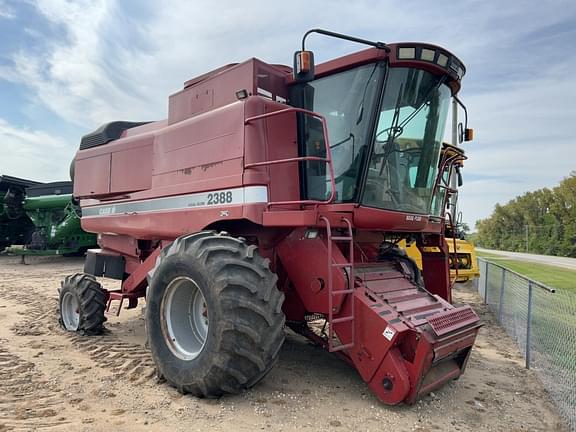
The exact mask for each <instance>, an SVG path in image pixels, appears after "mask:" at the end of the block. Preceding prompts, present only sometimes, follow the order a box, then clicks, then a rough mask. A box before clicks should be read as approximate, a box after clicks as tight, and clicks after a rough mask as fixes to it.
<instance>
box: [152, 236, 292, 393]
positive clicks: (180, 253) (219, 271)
mask: <svg viewBox="0 0 576 432" xmlns="http://www.w3.org/2000/svg"><path fill="white" fill-rule="evenodd" d="M149 278H150V279H149V280H150V288H149V291H148V294H147V299H146V302H147V305H146V328H147V335H148V343H149V345H150V349H151V351H152V356H153V358H154V361H155V363H156V367H157V369H158V374H159V376H160V377H162V378H164V379H166V381H168V383H170V384H171V385H172V386H174V387H176V388H177V389H178V390H179V391H180V392H181V393H191V394H193V395H195V396H198V397H219V396H222V395H223V394H225V393H233V394H234V393H238V392H240V391H242V390H243V389H246V388H250V387H252V386H253V385H255V384H256V383H257V382H259V381H260V380H261V379H262V378H264V377H265V376H266V374H267V373H268V372H269V371H270V369H272V367H273V366H274V364H275V362H276V360H277V358H278V352H279V350H280V347H281V346H282V344H283V342H284V320H285V318H284V314H283V313H282V303H283V301H284V294H283V293H281V292H280V291H278V289H277V288H276V281H277V277H276V275H275V274H274V273H272V272H271V271H270V269H269V262H268V260H267V259H264V258H262V257H261V256H260V255H259V254H258V252H257V247H256V246H253V245H248V244H246V242H245V241H244V240H243V239H237V238H234V237H231V236H229V235H227V234H226V233H215V232H213V231H203V232H200V233H196V234H192V235H188V236H185V237H180V238H178V239H176V240H175V241H174V242H173V243H172V244H170V245H169V246H168V247H167V248H165V249H164V250H163V251H162V253H161V255H160V257H159V258H158V259H157V261H156V266H155V268H154V269H153V270H152V271H151V272H150V275H149Z"/></svg>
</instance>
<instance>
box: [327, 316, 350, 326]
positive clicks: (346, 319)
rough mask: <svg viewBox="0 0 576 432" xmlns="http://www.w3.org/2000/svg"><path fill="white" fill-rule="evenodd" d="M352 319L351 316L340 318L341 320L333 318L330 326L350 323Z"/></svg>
mask: <svg viewBox="0 0 576 432" xmlns="http://www.w3.org/2000/svg"><path fill="white" fill-rule="evenodd" d="M353 319H354V317H353V316H347V317H341V318H334V319H332V321H330V324H338V323H342V322H348V321H352V320H353Z"/></svg>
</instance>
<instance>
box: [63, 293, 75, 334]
mask: <svg viewBox="0 0 576 432" xmlns="http://www.w3.org/2000/svg"><path fill="white" fill-rule="evenodd" d="M60 313H61V314H62V321H63V322H64V327H65V328H66V329H67V330H72V331H76V330H78V325H79V324H80V303H79V302H78V299H77V298H76V296H75V295H74V294H72V293H70V292H67V293H65V294H64V296H63V297H62V303H61V305H60Z"/></svg>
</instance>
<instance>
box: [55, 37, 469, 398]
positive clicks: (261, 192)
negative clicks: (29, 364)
mask: <svg viewBox="0 0 576 432" xmlns="http://www.w3.org/2000/svg"><path fill="white" fill-rule="evenodd" d="M313 32H316V33H321V34H324V35H328V36H332V37H337V38H340V39H345V40H348V41H353V42H358V43H363V44H367V45H370V46H371V48H369V49H367V50H364V51H360V52H356V53H354V54H350V55H347V56H344V57H340V58H337V59H334V60H331V61H328V62H326V63H322V64H319V65H317V66H314V59H313V55H312V53H311V52H310V51H306V49H305V46H304V43H305V40H306V37H307V36H308V35H309V34H310V33H313ZM464 73H465V68H464V66H463V64H462V63H461V62H460V60H458V59H457V58H456V57H455V56H454V55H453V54H451V53H449V52H448V51H446V50H444V49H443V48H440V47H437V46H433V45H429V44H422V43H398V44H384V43H381V42H371V41H367V40H363V39H358V38H354V37H350V36H345V35H341V34H337V33H333V32H328V31H325V30H319V29H316V30H311V31H310V32H308V33H306V35H305V36H304V38H303V40H302V51H299V52H296V54H295V57H294V68H293V69H292V68H290V67H287V66H280V65H271V64H266V63H264V62H262V61H260V60H257V59H250V60H248V61H246V62H244V63H240V64H231V65H227V66H224V67H221V68H219V69H216V70H214V71H212V72H209V73H207V74H205V75H201V76H199V77H197V78H194V79H192V80H190V81H188V82H186V83H185V84H184V89H183V90H181V91H179V92H178V93H175V94H173V95H172V96H170V98H169V113H168V119H167V120H163V121H158V122H150V123H129V122H113V123H109V124H106V125H104V126H102V127H100V128H99V129H98V130H96V131H95V132H94V133H92V134H89V135H86V136H85V137H83V138H82V142H81V144H80V150H79V151H78V153H77V154H76V158H75V181H74V195H75V196H76V197H77V198H79V199H80V200H81V206H82V211H83V216H82V227H83V228H84V229H85V230H86V231H89V232H94V233H98V244H99V246H100V248H101V249H98V250H92V251H90V252H89V253H88V256H87V258H86V263H85V270H84V271H85V273H83V274H76V275H73V276H68V277H67V278H66V279H65V281H64V282H63V284H62V289H61V290H60V315H61V317H60V319H61V322H62V324H63V326H64V327H65V328H66V329H68V330H71V331H79V332H81V333H84V334H94V333H98V332H99V331H101V329H102V324H103V322H104V321H105V315H104V314H105V309H106V308H110V303H111V302H112V301H119V302H120V306H121V304H122V302H124V301H127V302H128V307H129V308H132V307H136V305H137V303H138V299H139V298H142V297H145V298H146V328H147V336H148V343H149V345H150V348H151V351H152V355H153V357H154V360H155V362H156V366H157V369H158V373H159V374H160V375H161V376H163V377H164V378H165V379H166V380H167V381H168V382H169V383H170V384H171V385H173V386H175V387H176V388H178V390H179V391H181V392H182V393H192V394H194V395H196V396H200V397H218V396H221V395H223V394H225V393H237V392H239V391H241V390H242V389H246V388H249V387H251V386H253V385H254V384H256V383H257V382H258V381H260V380H261V379H262V378H264V377H265V376H266V374H267V373H268V372H269V371H270V369H271V368H272V366H273V365H274V363H275V362H276V360H277V358H278V352H279V350H280V347H281V346H282V343H283V341H284V325H287V326H288V327H290V328H291V329H292V330H294V331H295V332H297V333H300V334H302V335H304V336H307V337H309V338H310V339H312V340H313V341H315V342H317V343H318V344H321V345H322V346H323V347H325V348H326V349H327V350H328V351H331V352H337V353H338V355H340V356H341V357H342V358H344V359H345V360H347V361H348V362H349V363H350V364H351V365H353V366H354V367H355V368H356V369H357V370H358V372H359V374H360V376H361V377H362V379H364V381H365V382H366V383H367V384H368V386H369V387H370V388H371V389H372V391H373V392H374V393H375V394H376V395H377V397H378V398H379V399H380V400H382V401H383V402H384V403H386V404H398V403H401V402H405V403H413V402H414V401H415V400H416V399H417V398H418V397H419V396H421V395H424V394H426V393H428V392H430V391H432V390H433V389H436V388H438V387H440V386H442V385H443V384H444V383H446V382H448V381H450V380H452V379H455V378H458V377H459V376H460V375H461V374H462V372H463V371H464V368H465V366H466V362H467V359H468V357H469V355H470V351H471V348H472V345H473V343H474V340H475V338H476V335H477V332H478V328H479V327H480V324H479V319H478V317H477V315H476V314H475V313H474V311H473V310H472V309H471V308H470V307H469V306H459V307H455V306H453V305H452V304H451V291H450V290H451V286H450V270H449V266H448V248H447V245H446V242H445V240H444V223H445V221H444V210H445V208H446V202H445V201H446V195H447V193H446V191H447V190H449V188H448V186H447V184H448V183H447V182H446V173H450V172H451V171H452V170H451V167H452V165H453V164H454V163H456V162H457V161H458V157H454V156H453V153H451V154H452V156H445V155H449V153H446V152H444V153H443V152H442V138H443V135H444V129H445V123H446V117H447V114H448V109H449V105H450V102H451V100H453V101H454V100H455V101H458V99H457V97H456V95H457V93H458V91H459V89H460V80H461V79H462V77H463V75H464ZM470 131H471V130H468V129H465V130H464V129H462V131H461V132H462V133H461V134H462V135H463V136H466V137H467V136H468V135H469V132H470ZM456 153H458V152H456ZM401 239H410V240H411V241H414V240H415V241H416V243H417V245H418V248H419V250H420V252H421V254H422V262H423V272H422V274H421V273H420V272H419V270H418V268H417V267H416V265H415V264H414V262H413V261H412V260H411V259H410V258H408V257H407V256H406V255H405V254H404V253H403V252H402V251H401V250H400V249H399V248H398V247H397V246H396V243H398V242H399V241H400V240H401ZM97 276H105V277H109V278H114V279H119V280H121V281H122V285H121V289H120V290H118V291H106V290H104V289H103V288H102V287H101V286H100V284H99V283H98V282H97V280H96V278H95V277H97ZM120 306H119V308H118V311H119V310H120ZM318 323H321V324H322V325H318Z"/></svg>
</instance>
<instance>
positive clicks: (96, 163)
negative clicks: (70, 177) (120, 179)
mask: <svg viewBox="0 0 576 432" xmlns="http://www.w3.org/2000/svg"><path fill="white" fill-rule="evenodd" d="M110 161H111V155H110V153H107V154H103V155H100V156H94V157H90V158H87V159H77V160H76V162H75V167H74V196H91V195H94V196H98V195H106V194H109V193H110Z"/></svg>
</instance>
